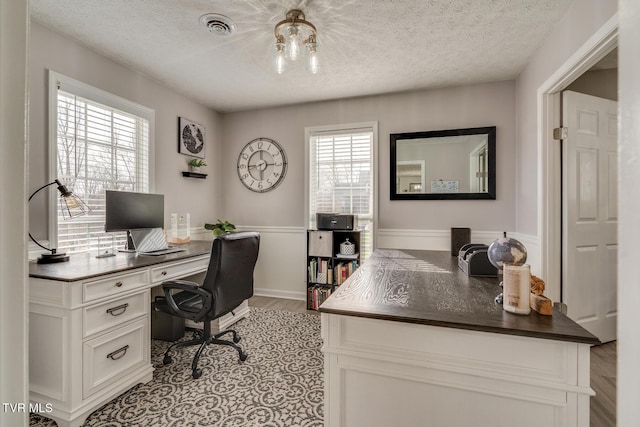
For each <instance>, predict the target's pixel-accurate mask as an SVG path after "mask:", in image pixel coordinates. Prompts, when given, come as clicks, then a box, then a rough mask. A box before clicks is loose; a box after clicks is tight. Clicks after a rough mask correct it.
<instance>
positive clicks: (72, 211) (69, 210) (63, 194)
mask: <svg viewBox="0 0 640 427" xmlns="http://www.w3.org/2000/svg"><path fill="white" fill-rule="evenodd" d="M53 184H56V185H57V186H58V191H59V192H60V209H62V216H63V218H64V219H71V218H74V217H77V216H81V215H86V214H88V213H89V212H90V211H91V209H89V206H87V205H86V204H85V203H84V202H83V201H82V200H81V199H80V198H79V197H78V196H76V195H75V194H73V192H71V191H69V190H68V189H67V187H65V186H64V185H62V184H61V183H60V181H58V180H57V179H56V180H55V181H52V182H50V183H48V184H45V185H43V186H42V187H40V188H38V189H37V190H36V191H34V192H33V193H31V196H29V200H28V202H30V201H31V199H33V196H35V195H36V194H37V193H38V192H39V191H41V190H44V189H45V188H47V187H48V186H50V185H53ZM29 238H31V240H33V242H34V243H35V244H36V245H38V246H40V247H41V248H42V249H44V250H46V251H49V252H51V253H50V254H42V255H41V256H40V258H38V264H51V263H54V262H64V261H69V256H68V255H67V254H66V253H64V252H62V253H59V252H58V251H57V250H56V249H55V248H53V249H50V248H47V247H46V246H44V245H42V244H41V243H40V242H38V241H37V240H36V239H35V237H33V236H32V235H31V233H29Z"/></svg>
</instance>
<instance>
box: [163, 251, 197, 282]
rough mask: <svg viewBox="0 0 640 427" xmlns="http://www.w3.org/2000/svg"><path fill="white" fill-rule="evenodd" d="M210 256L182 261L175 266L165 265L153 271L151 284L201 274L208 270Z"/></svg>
mask: <svg viewBox="0 0 640 427" xmlns="http://www.w3.org/2000/svg"><path fill="white" fill-rule="evenodd" d="M208 266H209V256H208V255H207V256H203V257H199V258H193V259H191V260H189V261H180V262H176V263H175V264H169V265H164V266H162V267H156V268H152V269H151V282H152V283H158V282H163V281H165V280H169V279H174V278H176V277H185V276H187V275H189V274H195V273H200V272H203V271H206V270H207V267H208Z"/></svg>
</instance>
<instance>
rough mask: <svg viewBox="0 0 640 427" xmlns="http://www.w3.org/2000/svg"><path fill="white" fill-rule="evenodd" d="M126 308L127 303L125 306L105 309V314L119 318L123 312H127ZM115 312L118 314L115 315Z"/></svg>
mask: <svg viewBox="0 0 640 427" xmlns="http://www.w3.org/2000/svg"><path fill="white" fill-rule="evenodd" d="M127 307H129V303H125V304H122V305H119V306H117V307H112V308H108V309H107V313H109V314H110V315H112V316H120V315H121V314H123V313H124V312H125V311H127ZM120 310H122V311H120ZM116 311H118V312H119V313H116Z"/></svg>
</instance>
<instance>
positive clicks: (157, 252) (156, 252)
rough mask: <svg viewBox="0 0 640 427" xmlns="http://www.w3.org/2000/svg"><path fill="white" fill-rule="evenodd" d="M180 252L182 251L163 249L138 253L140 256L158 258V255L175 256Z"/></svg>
mask: <svg viewBox="0 0 640 427" xmlns="http://www.w3.org/2000/svg"><path fill="white" fill-rule="evenodd" d="M182 251H184V249H180V248H165V249H156V250H154V251H145V252H140V255H149V256H160V255H168V254H175V253H176V252H182Z"/></svg>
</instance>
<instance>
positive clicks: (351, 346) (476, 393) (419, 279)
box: [320, 249, 599, 427]
mask: <svg viewBox="0 0 640 427" xmlns="http://www.w3.org/2000/svg"><path fill="white" fill-rule="evenodd" d="M499 292H501V288H500V287H499V285H498V279H497V278H494V279H485V278H477V277H468V276H467V275H466V274H464V273H463V272H462V270H460V269H459V268H458V266H457V259H456V258H455V257H452V256H451V255H450V253H449V252H437V251H411V250H389V249H387V250H385V249H378V250H376V251H375V252H374V253H373V254H372V255H371V256H370V257H369V259H368V260H367V261H366V262H365V263H363V264H362V266H360V268H358V270H357V271H356V272H355V273H354V274H353V275H352V276H350V277H349V279H347V281H346V282H345V283H343V284H342V285H341V286H340V287H339V288H338V290H337V291H336V292H334V293H333V294H331V296H330V297H329V299H327V301H326V302H324V303H323V304H322V305H321V306H320V312H321V324H322V339H323V342H324V345H323V347H322V350H323V352H324V379H325V393H324V398H325V401H324V416H325V418H324V425H325V426H326V427H360V426H363V427H377V426H385V427H386V426H392V425H397V426H424V425H433V426H518V427H537V426H545V427H546V426H554V427H569V426H570V427H588V426H589V398H590V396H592V395H593V394H594V393H593V390H592V389H591V387H590V385H589V384H590V381H589V363H590V359H589V358H590V354H589V347H590V346H591V345H593V344H599V341H598V339H597V338H596V337H595V336H593V335H592V334H590V333H589V332H588V331H586V330H585V329H583V328H582V327H581V326H580V325H578V324H576V323H575V322H574V321H572V320H571V319H569V318H567V317H566V316H564V315H563V314H562V313H560V312H557V311H556V312H554V313H553V316H542V315H540V314H538V313H536V312H532V313H531V314H530V315H528V316H519V315H517V314H512V313H508V312H506V311H504V310H503V309H502V306H500V305H497V304H495V302H494V298H495V296H496V295H497V294H498V293H499Z"/></svg>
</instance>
